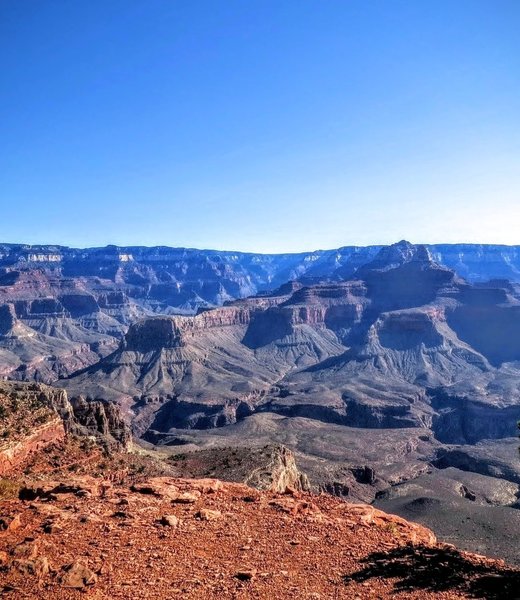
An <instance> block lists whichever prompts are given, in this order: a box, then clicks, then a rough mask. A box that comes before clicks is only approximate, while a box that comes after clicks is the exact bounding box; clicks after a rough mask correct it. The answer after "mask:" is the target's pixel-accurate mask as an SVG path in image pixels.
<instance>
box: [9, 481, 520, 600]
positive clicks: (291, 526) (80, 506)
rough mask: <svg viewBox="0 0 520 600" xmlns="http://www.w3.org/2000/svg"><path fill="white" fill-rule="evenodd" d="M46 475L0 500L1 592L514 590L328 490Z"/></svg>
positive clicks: (208, 594)
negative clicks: (19, 495)
mask: <svg viewBox="0 0 520 600" xmlns="http://www.w3.org/2000/svg"><path fill="white" fill-rule="evenodd" d="M27 485H29V483H28V484H27ZM51 486H52V482H50V481H47V482H43V481H40V482H39V483H33V484H32V488H31V489H38V487H40V488H41V489H44V488H45V489H49V488H50V490H49V491H50V493H47V494H43V495H36V496H35V497H33V498H32V499H31V500H27V501H22V500H19V499H11V500H4V501H2V502H1V504H0V505H1V511H2V514H3V515H4V518H5V519H6V520H9V519H11V521H10V522H13V520H14V519H18V521H19V525H18V526H17V527H14V528H9V527H8V528H6V529H4V530H3V531H0V593H2V595H3V596H5V597H6V598H13V599H15V598H16V599H18V598H41V599H51V598H52V599H53V600H54V599H58V600H60V599H63V600H64V599H67V600H69V599H73V598H83V597H85V593H86V594H87V597H92V598H129V597H138V598H149V599H166V598H172V597H179V598H181V597H182V598H193V599H195V598H197V599H200V598H202V599H204V598H208V599H209V598H244V599H246V598H265V599H267V598H273V597H276V598H280V599H285V598H287V599H289V598H295V597H296V598H308V599H311V598H312V599H317V598H390V597H391V598H417V599H419V598H420V599H428V598H431V599H433V598H438V599H451V598H453V599H455V598H470V597H475V596H474V595H472V594H474V591H475V590H476V589H481V590H485V592H486V594H487V595H486V596H483V597H489V598H493V597H496V598H498V597H500V598H513V597H516V596H513V595H507V593H509V592H508V591H507V590H509V589H510V590H511V594H513V592H514V593H516V589H514V588H513V587H508V586H511V585H512V584H513V583H515V582H516V584H518V582H519V581H520V579H519V577H520V575H519V572H518V571H513V570H510V569H507V568H506V566H505V565H504V564H503V563H501V562H498V561H490V560H488V559H484V558H483V557H477V556H475V555H470V554H465V553H459V552H457V551H456V550H455V549H454V548H452V547H449V546H445V545H442V544H438V543H437V542H436V539H435V536H434V535H433V533H432V532H431V531H430V530H428V529H426V528H425V527H422V526H420V525H416V524H414V523H410V522H408V521H405V520H404V519H401V518H399V517H395V516H392V515H388V514H386V513H384V512H382V511H380V510H377V509H375V508H374V507H371V506H368V505H361V504H359V505H351V504H346V503H344V502H342V501H340V500H338V499H336V498H333V497H331V496H327V495H320V496H316V495H311V494H308V493H302V492H296V491H294V490H290V489H289V490H288V493H285V494H284V493H275V492H269V491H258V490H254V489H252V488H249V487H247V486H245V485H243V484H234V483H223V482H221V481H218V480H212V479H203V480H187V479H178V478H171V477H154V478H150V479H143V480H142V481H141V482H139V483H138V484H137V483H136V484H135V485H134V486H133V488H132V489H130V487H129V486H126V485H125V486H124V485H114V484H112V483H111V482H110V481H108V480H101V479H98V480H95V479H94V478H91V477H85V476H69V479H68V480H67V481H66V482H65V483H62V484H61V485H54V486H53V487H51ZM29 487H30V485H29ZM180 498H185V499H188V498H189V501H187V502H179V499H180ZM49 524H54V527H49ZM428 557H430V559H431V567H430V563H429V562H428V560H430V559H427V558H428ZM414 565H415V566H416V567H417V569H416V570H415V571H414V573H415V575H414V576H412V573H411V572H410V569H411V568H413V567H414ZM439 574H442V581H440V580H439ZM439 585H442V586H443V587H439ZM479 585H480V588H479V587H478V586H479ZM493 586H494V587H493ZM497 586H498V587H497ZM495 588H496V589H500V590H501V591H502V594H503V595H501V596H493V593H494V592H493V589H495ZM504 590H505V592H504ZM504 593H505V595H504Z"/></svg>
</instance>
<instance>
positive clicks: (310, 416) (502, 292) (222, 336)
mask: <svg viewBox="0 0 520 600" xmlns="http://www.w3.org/2000/svg"><path fill="white" fill-rule="evenodd" d="M1 254H2V256H1V258H0V269H1V271H2V274H1V280H0V358H1V361H0V366H1V369H2V375H3V377H4V378H5V379H10V380H13V381H37V382H43V383H47V384H52V385H53V386H54V388H56V389H58V391H59V390H62V392H61V393H65V392H66V395H67V398H68V402H69V403H70V404H71V406H72V407H73V408H74V411H75V415H76V417H75V418H76V419H77V420H78V421H81V422H82V423H83V425H82V426H83V427H87V428H89V427H90V429H92V428H93V427H94V429H95V428H96V427H95V424H99V423H100V422H103V418H102V416H101V415H102V414H105V416H106V417H107V411H108V412H110V411H112V410H113V411H117V415H116V414H115V413H114V414H113V415H111V416H108V417H107V419H108V421H110V420H111V419H112V420H113V421H114V422H116V423H119V429H120V430H121V431H123V429H124V428H125V427H126V428H131V430H132V433H133V436H134V438H135V439H136V440H138V441H139V445H140V447H141V448H143V449H144V450H143V451H146V452H149V453H151V454H152V455H154V456H157V457H159V458H160V459H161V460H162V461H166V462H167V463H168V464H170V466H171V461H174V464H175V465H176V468H177V469H178V471H176V474H177V475H178V476H181V477H182V476H185V475H189V476H192V477H211V476H218V477H219V478H222V479H227V480H230V481H240V482H243V481H244V480H245V479H247V477H248V475H247V474H248V473H249V472H251V471H254V470H255V467H254V464H255V463H256V462H258V461H260V462H261V464H262V465H265V464H270V465H273V464H277V465H280V464H281V465H283V464H284V459H283V458H282V457H283V452H284V451H279V450H276V449H277V448H286V449H289V450H288V451H291V452H292V453H293V455H294V459H295V460H296V464H297V465H298V469H297V470H298V473H301V474H302V479H301V481H303V480H305V485H304V488H305V489H308V490H310V491H311V492H313V493H320V492H327V493H329V494H333V495H335V496H338V497H340V498H342V499H344V500H347V501H350V502H368V503H375V504H376V505H377V506H379V507H381V508H382V509H383V510H385V509H387V508H388V510H392V511H394V512H396V513H398V514H401V515H402V516H404V517H406V518H409V519H414V520H417V521H419V522H422V523H424V524H425V525H426V526H429V527H431V528H433V529H434V530H435V531H436V533H437V534H438V535H440V536H444V537H443V539H445V540H446V541H450V542H452V543H456V544H457V545H459V546H461V547H463V548H465V549H467V550H470V551H476V552H481V553H487V554H490V555H494V556H498V557H502V558H507V559H508V560H510V561H513V562H515V561H516V560H517V557H516V556H515V554H514V552H513V551H512V550H511V544H510V543H509V542H508V540H510V536H509V535H508V527H509V529H511V528H512V531H513V535H516V533H515V532H518V531H520V521H519V520H518V515H519V514H520V513H518V509H517V506H518V497H519V495H520V493H519V492H520V487H519V485H520V467H519V465H518V461H517V450H516V439H515V435H516V422H517V421H518V420H519V419H520V343H519V340H520V335H519V334H520V283H519V279H520V277H519V269H518V267H519V264H520V263H519V260H518V247H500V246H487V247H486V246H476V245H453V246H440V245H439V246H422V245H413V244H410V243H408V242H404V241H403V242H399V243H397V244H394V245H392V246H384V247H381V246H377V247H376V246H374V247H369V248H353V247H350V248H349V247H346V248H342V249H339V250H335V251H326V252H325V251H323V252H321V251H319V252H316V253H307V254H300V255H283V256H281V255H280V256H275V255H244V254H240V253H218V252H212V251H197V250H185V249H179V250H175V249H168V248H150V249H143V248H117V247H107V248H104V249H93V250H84V251H80V250H72V249H67V248H60V247H45V246H41V247H23V246H7V245H4V246H2V253H1ZM20 385H23V384H20ZM38 385H41V383H39V384H38ZM105 420H106V419H105ZM109 429H110V427H108V425H106V426H103V427H97V430H98V433H99V431H100V430H103V431H104V432H105V433H107V432H108V431H109ZM116 429H117V427H116ZM125 431H126V430H125ZM128 431H129V429H128ZM126 435H127V434H126V433H125V434H124V435H123V437H125V436H126ZM261 448H268V449H269V450H266V451H265V452H263V451H262V452H261V451H260V450H259V449H261ZM280 452H281V454H280ZM272 456H275V457H277V458H276V459H274V458H266V457H272ZM269 472H271V471H269ZM291 477H292V480H293V481H296V480H298V481H300V479H298V478H299V475H296V474H295V471H294V470H293V472H292V475H291ZM237 478H238V479H237ZM282 480H283V477H282ZM454 507H456V509H455V508H454ZM454 510H456V514H457V518H458V519H459V520H460V521H461V522H460V523H454V517H453V516H452V517H449V518H448V519H446V518H445V516H446V515H453V514H454V512H453V511H454ZM459 517H460V518H459ZM466 517H468V518H467V519H466ZM475 522H478V523H479V525H478V528H479V530H478V532H475V530H474V528H475V526H474V523H475ZM490 531H491V532H492V533H491V534H489V535H488V534H487V533H486V532H490ZM493 532H494V533H493ZM500 540H502V541H500Z"/></svg>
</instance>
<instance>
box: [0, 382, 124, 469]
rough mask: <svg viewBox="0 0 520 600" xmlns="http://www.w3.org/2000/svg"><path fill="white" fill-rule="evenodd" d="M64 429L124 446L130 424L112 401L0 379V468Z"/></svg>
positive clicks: (21, 458)
mask: <svg viewBox="0 0 520 600" xmlns="http://www.w3.org/2000/svg"><path fill="white" fill-rule="evenodd" d="M66 435H83V436H94V437H95V438H97V439H98V441H99V442H101V443H103V444H104V445H107V446H108V447H111V448H112V449H114V448H117V449H121V450H123V449H126V448H128V445H129V443H130V440H131V436H130V430H129V428H128V426H127V425H126V423H125V422H124V421H123V420H122V418H121V416H120V412H119V409H118V407H117V406H115V405H113V404H110V405H109V404H107V403H105V402H101V401H91V402H88V401H86V400H85V399H83V398H76V399H73V401H72V402H69V399H68V397H67V393H66V392H65V390H58V389H54V388H50V387H48V386H45V385H42V384H37V383H18V382H12V383H11V382H0V474H2V473H6V472H8V471H10V470H12V469H13V468H14V467H15V466H17V465H19V464H21V463H22V462H23V461H24V460H26V459H27V457H28V456H29V455H31V454H33V453H35V452H39V451H40V450H41V449H42V448H44V447H46V446H49V445H51V444H55V443H56V442H60V441H63V440H64V438H65V436H66Z"/></svg>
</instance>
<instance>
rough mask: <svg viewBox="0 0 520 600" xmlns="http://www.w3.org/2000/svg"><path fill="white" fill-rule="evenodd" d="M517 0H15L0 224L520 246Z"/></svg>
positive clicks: (7, 9)
mask: <svg viewBox="0 0 520 600" xmlns="http://www.w3.org/2000/svg"><path fill="white" fill-rule="evenodd" d="M519 31H520V2H518V0H511V1H508V0H487V1H482V0H456V1H453V0H449V1H448V0H420V1H419V0H417V1H415V0H408V1H406V2H404V1H400V0H370V1H367V0H341V1H339V0H327V1H326V2H323V1H319V0H313V1H311V0H247V1H246V0H208V1H202V0H140V1H137V0H110V1H107V0H89V1H88V2H85V1H83V0H59V1H58V0H46V1H45V2H42V1H41V0H2V1H1V2H0V73H1V75H0V205H1V213H0V214H1V219H0V241H5V242H26V243H61V244H66V245H73V246H90V245H105V244H108V243H115V244H121V245H123V244H143V245H159V244H161V245H162V244H164V245H173V246H190V247H204V248H208V247H211V248H220V249H235V250H250V251H264V252H279V251H299V250H310V249H315V248H332V247H337V246H341V245H349V244H360V245H363V244H370V243H389V242H393V241H397V240H399V239H402V238H406V239H409V240H411V241H414V242H458V241H468V242H495V243H506V244H515V243H516V244H520V35H519V34H518V32H519Z"/></svg>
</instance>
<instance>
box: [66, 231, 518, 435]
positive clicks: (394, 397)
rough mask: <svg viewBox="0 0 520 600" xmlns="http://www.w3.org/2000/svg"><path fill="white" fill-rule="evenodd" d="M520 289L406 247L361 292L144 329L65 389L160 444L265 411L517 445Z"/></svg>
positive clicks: (370, 268) (311, 289)
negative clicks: (95, 400) (109, 407)
mask: <svg viewBox="0 0 520 600" xmlns="http://www.w3.org/2000/svg"><path fill="white" fill-rule="evenodd" d="M515 290H516V288H515V286H514V285H513V286H512V285H511V284H509V283H504V282H499V281H497V282H495V283H492V284H488V285H486V286H482V285H472V284H470V283H468V282H466V281H464V280H463V279H461V278H460V277H458V276H457V275H456V274H455V273H454V272H453V271H451V270H450V269H448V268H446V267H444V266H442V265H438V264H437V263H436V262H435V261H434V260H433V258H432V254H431V252H430V251H429V250H428V248H425V247H423V246H413V245H411V244H409V243H407V242H400V243H399V244H396V245H395V246H393V247H391V248H384V249H383V250H381V252H380V253H379V254H378V255H377V256H376V257H375V258H374V260H372V261H370V262H369V263H367V264H366V265H363V266H362V267H360V268H359V269H358V270H357V271H356V272H355V273H354V275H353V276H352V279H351V280H348V281H330V280H329V281H326V282H321V283H317V284H314V285H305V284H302V283H300V284H297V285H291V286H282V287H280V288H279V289H278V290H276V291H274V292H272V293H271V294H265V293H264V294H261V295H258V296H255V297H251V298H248V299H243V300H238V301H235V302H232V303H228V304H226V305H225V306H222V307H219V308H215V309H212V310H201V311H199V313H198V314H197V315H195V316H172V317H167V316H160V317H157V316H153V317H148V318H145V319H143V320H141V321H139V322H137V323H135V324H132V325H131V326H130V328H129V330H128V332H127V333H126V336H125V337H124V339H123V340H122V342H121V344H120V346H119V348H118V350H117V351H116V352H114V353H112V354H111V355H109V356H107V357H106V358H104V359H102V360H101V361H100V362H99V363H98V364H96V365H94V366H93V367H91V368H89V369H87V370H85V371H84V372H82V373H80V374H78V375H77V376H73V377H71V378H69V379H67V380H64V381H63V382H62V383H61V385H63V386H65V387H67V388H68V389H70V390H71V393H81V390H87V391H89V392H90V393H92V395H98V396H100V397H104V398H106V399H109V400H114V401H117V402H119V403H121V404H122V405H124V406H125V407H126V408H127V410H128V415H129V418H130V419H132V420H133V421H134V424H135V427H136V431H138V433H139V435H145V436H149V437H150V439H152V438H153V439H154V440H157V439H158V438H157V434H158V432H159V433H161V434H165V435H167V434H168V433H169V432H170V431H171V430H173V429H176V428H177V429H178V428H188V429H190V428H194V429H207V428H213V427H219V426H223V425H229V424H233V423H236V422H239V421H240V420H242V419H244V418H247V417H249V416H251V415H254V414H258V413H265V412H270V413H275V414H280V415H283V416H286V417H303V418H309V419H315V420H320V421H323V422H327V423H335V424H339V425H344V426H348V427H360V428H427V429H429V430H432V431H433V432H434V433H435V432H437V433H438V435H439V437H440V438H442V439H443V440H444V441H449V440H453V441H460V440H461V439H463V437H464V435H467V437H468V440H469V439H470V438H471V443H474V442H475V440H477V439H484V438H486V436H489V437H492V438H495V437H504V436H506V435H512V434H514V428H515V423H516V417H520V369H519V368H518V363H517V362H515V361H520V346H518V344H516V341H514V342H511V343H509V344H507V343H504V342H505V337H506V332H507V331H512V332H515V331H516V328H517V327H520V311H519V308H520V301H519V300H518V298H517V295H516V292H515ZM474 315H476V316H475V317H474ZM516 338H520V336H516ZM516 338H515V339H516ZM481 405H482V406H485V407H487V408H486V409H482V408H479V407H480V406H481ZM448 413H450V414H451V417H448V416H447V414H448ZM466 417H467V419H469V420H470V421H471V430H472V431H471V432H469V431H468V432H467V434H465V433H464V419H465V418H466ZM468 422H469V421H468ZM449 423H451V425H448V424H449ZM457 423H458V424H457Z"/></svg>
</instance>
